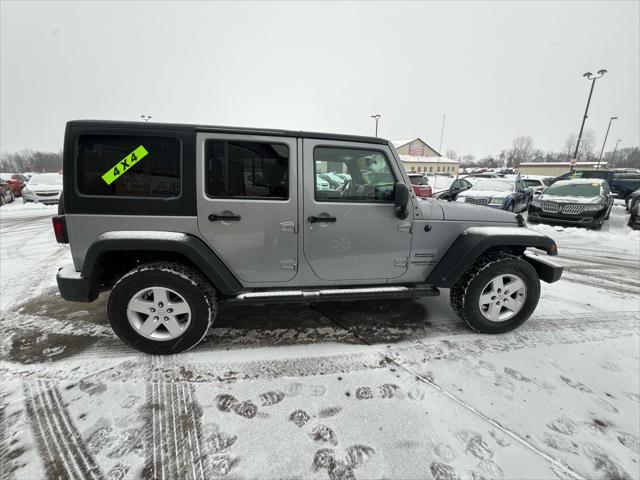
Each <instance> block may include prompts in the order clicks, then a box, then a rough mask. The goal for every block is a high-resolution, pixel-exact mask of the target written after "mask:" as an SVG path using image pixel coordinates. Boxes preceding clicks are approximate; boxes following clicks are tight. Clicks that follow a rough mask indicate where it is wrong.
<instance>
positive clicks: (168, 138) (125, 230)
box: [53, 121, 562, 354]
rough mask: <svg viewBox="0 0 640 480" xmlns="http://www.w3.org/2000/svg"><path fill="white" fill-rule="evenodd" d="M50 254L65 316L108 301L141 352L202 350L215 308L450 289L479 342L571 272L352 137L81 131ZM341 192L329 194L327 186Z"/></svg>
mask: <svg viewBox="0 0 640 480" xmlns="http://www.w3.org/2000/svg"><path fill="white" fill-rule="evenodd" d="M63 157H64V193H63V198H62V205H61V213H62V215H59V216H57V217H54V220H53V223H54V229H55V233H56V238H57V239H58V241H60V242H69V243H70V245H71V254H72V257H73V264H72V265H69V266H66V267H64V268H62V269H60V271H59V272H58V286H59V289H60V293H61V295H62V297H64V298H65V299H67V300H73V301H82V302H91V301H93V300H95V299H96V298H97V296H98V294H99V292H100V291H103V290H111V294H110V296H109V301H108V307H107V309H108V317H109V321H110V323H111V325H112V327H113V329H114V331H115V332H116V333H117V335H118V336H119V337H120V338H121V339H122V340H123V341H124V342H126V343H128V344H129V345H131V346H132V347H134V348H137V349H138V350H141V351H143V352H148V353H154V354H168V353H176V352H180V351H183V350H186V349H188V348H191V347H193V346H194V345H196V344H197V343H198V342H199V341H200V340H201V339H202V338H203V336H204V335H205V333H206V332H207V329H208V328H209V325H211V323H212V322H213V321H214V319H215V317H216V315H217V312H218V306H219V305H220V304H221V303H228V304H230V303H240V304H260V305H262V304H266V303H287V302H323V301H333V300H341V301H345V300H378V299H385V298H410V297H420V296H433V295H438V293H439V289H440V288H447V289H450V300H451V305H452V307H453V310H454V311H455V313H457V314H458V315H459V317H460V318H461V319H462V320H464V321H465V322H466V323H467V324H468V325H469V326H470V327H471V328H472V329H474V330H476V331H480V332H486V333H501V332H506V331H509V330H512V329H513V328H516V327H517V326H518V325H520V324H522V323H523V322H524V321H525V320H526V319H527V318H528V317H529V316H530V315H531V314H532V313H533V311H534V309H535V307H536V305H537V303H538V298H539V295H540V279H542V280H544V281H546V282H554V281H556V280H558V279H559V278H560V275H561V272H562V268H561V267H559V266H558V265H556V264H554V263H553V262H550V261H549V260H547V259H546V258H544V257H541V256H539V255H537V254H535V253H534V252H531V251H528V250H527V248H528V247H535V248H537V249H540V250H542V251H544V252H547V253H548V254H550V255H555V254H556V253H557V250H556V244H555V243H554V241H553V240H552V239H551V238H549V237H547V236H545V235H542V234H540V233H538V232H534V231H529V230H528V229H526V228H525V224H524V221H523V220H522V217H520V216H519V215H515V214H512V213H508V212H504V211H500V210H493V209H488V208H481V207H476V206H473V205H464V204H459V203H447V202H439V201H432V200H418V199H417V197H416V195H415V193H414V192H413V190H412V188H411V185H412V184H411V182H410V181H409V178H408V176H407V173H406V172H405V170H404V168H403V166H402V161H401V160H400V158H399V156H398V154H397V152H396V151H395V149H394V147H393V145H392V144H391V143H389V142H388V141H387V140H383V139H381V138H372V137H356V136H351V135H334V134H325V133H312V132H299V131H285V130H258V129H247V128H229V127H205V126H196V125H175V124H145V123H123V122H104V121H75V122H69V123H68V124H67V130H66V136H65V143H64V154H63ZM326 172H331V174H332V175H334V176H337V178H340V179H342V182H339V181H336V182H334V183H335V185H334V186H331V185H330V184H329V183H328V182H326V181H322V183H321V182H320V180H319V178H320V174H324V173H326Z"/></svg>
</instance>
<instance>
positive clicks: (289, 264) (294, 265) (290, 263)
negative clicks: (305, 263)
mask: <svg viewBox="0 0 640 480" xmlns="http://www.w3.org/2000/svg"><path fill="white" fill-rule="evenodd" d="M280 268H282V269H283V270H297V269H298V262H296V261H295V260H294V259H293V258H286V259H284V260H280Z"/></svg>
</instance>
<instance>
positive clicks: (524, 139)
mask: <svg viewBox="0 0 640 480" xmlns="http://www.w3.org/2000/svg"><path fill="white" fill-rule="evenodd" d="M532 154H533V139H532V138H531V137H529V136H528V135H522V136H520V137H516V138H515V139H514V140H513V144H512V147H511V150H509V152H507V166H509V167H517V166H518V165H520V164H521V163H523V162H528V161H529V160H531V156H532Z"/></svg>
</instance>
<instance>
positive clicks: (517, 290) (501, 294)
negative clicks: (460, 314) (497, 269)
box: [479, 274, 527, 322]
mask: <svg viewBox="0 0 640 480" xmlns="http://www.w3.org/2000/svg"><path fill="white" fill-rule="evenodd" d="M526 297H527V287H526V286H525V284H524V281H523V280H522V279H521V278H520V277H518V276H517V275H513V274H507V275H498V276H497V277H495V278H494V279H492V280H491V281H489V283H487V284H486V285H485V287H484V288H483V289H482V293H481V294H480V300H479V306H480V312H481V313H482V315H483V316H484V317H485V318H486V319H487V320H489V321H491V322H504V321H507V320H509V319H511V318H512V317H513V316H515V315H516V314H517V313H518V312H519V311H520V310H522V307H523V306H524V302H525V299H526Z"/></svg>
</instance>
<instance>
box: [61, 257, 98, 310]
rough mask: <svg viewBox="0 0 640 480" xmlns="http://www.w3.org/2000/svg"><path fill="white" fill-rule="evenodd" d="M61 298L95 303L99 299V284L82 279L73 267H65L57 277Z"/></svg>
mask: <svg viewBox="0 0 640 480" xmlns="http://www.w3.org/2000/svg"><path fill="white" fill-rule="evenodd" d="M56 280H57V282H58V290H60V296H61V297H62V298H64V299H65V300H69V301H71V302H93V301H94V300H95V299H96V298H98V294H99V293H100V288H99V285H98V282H93V281H91V280H90V279H88V278H84V277H82V275H81V274H80V272H76V269H75V267H74V266H73V265H65V266H64V267H62V268H60V269H59V270H58V274H57V275H56Z"/></svg>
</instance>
